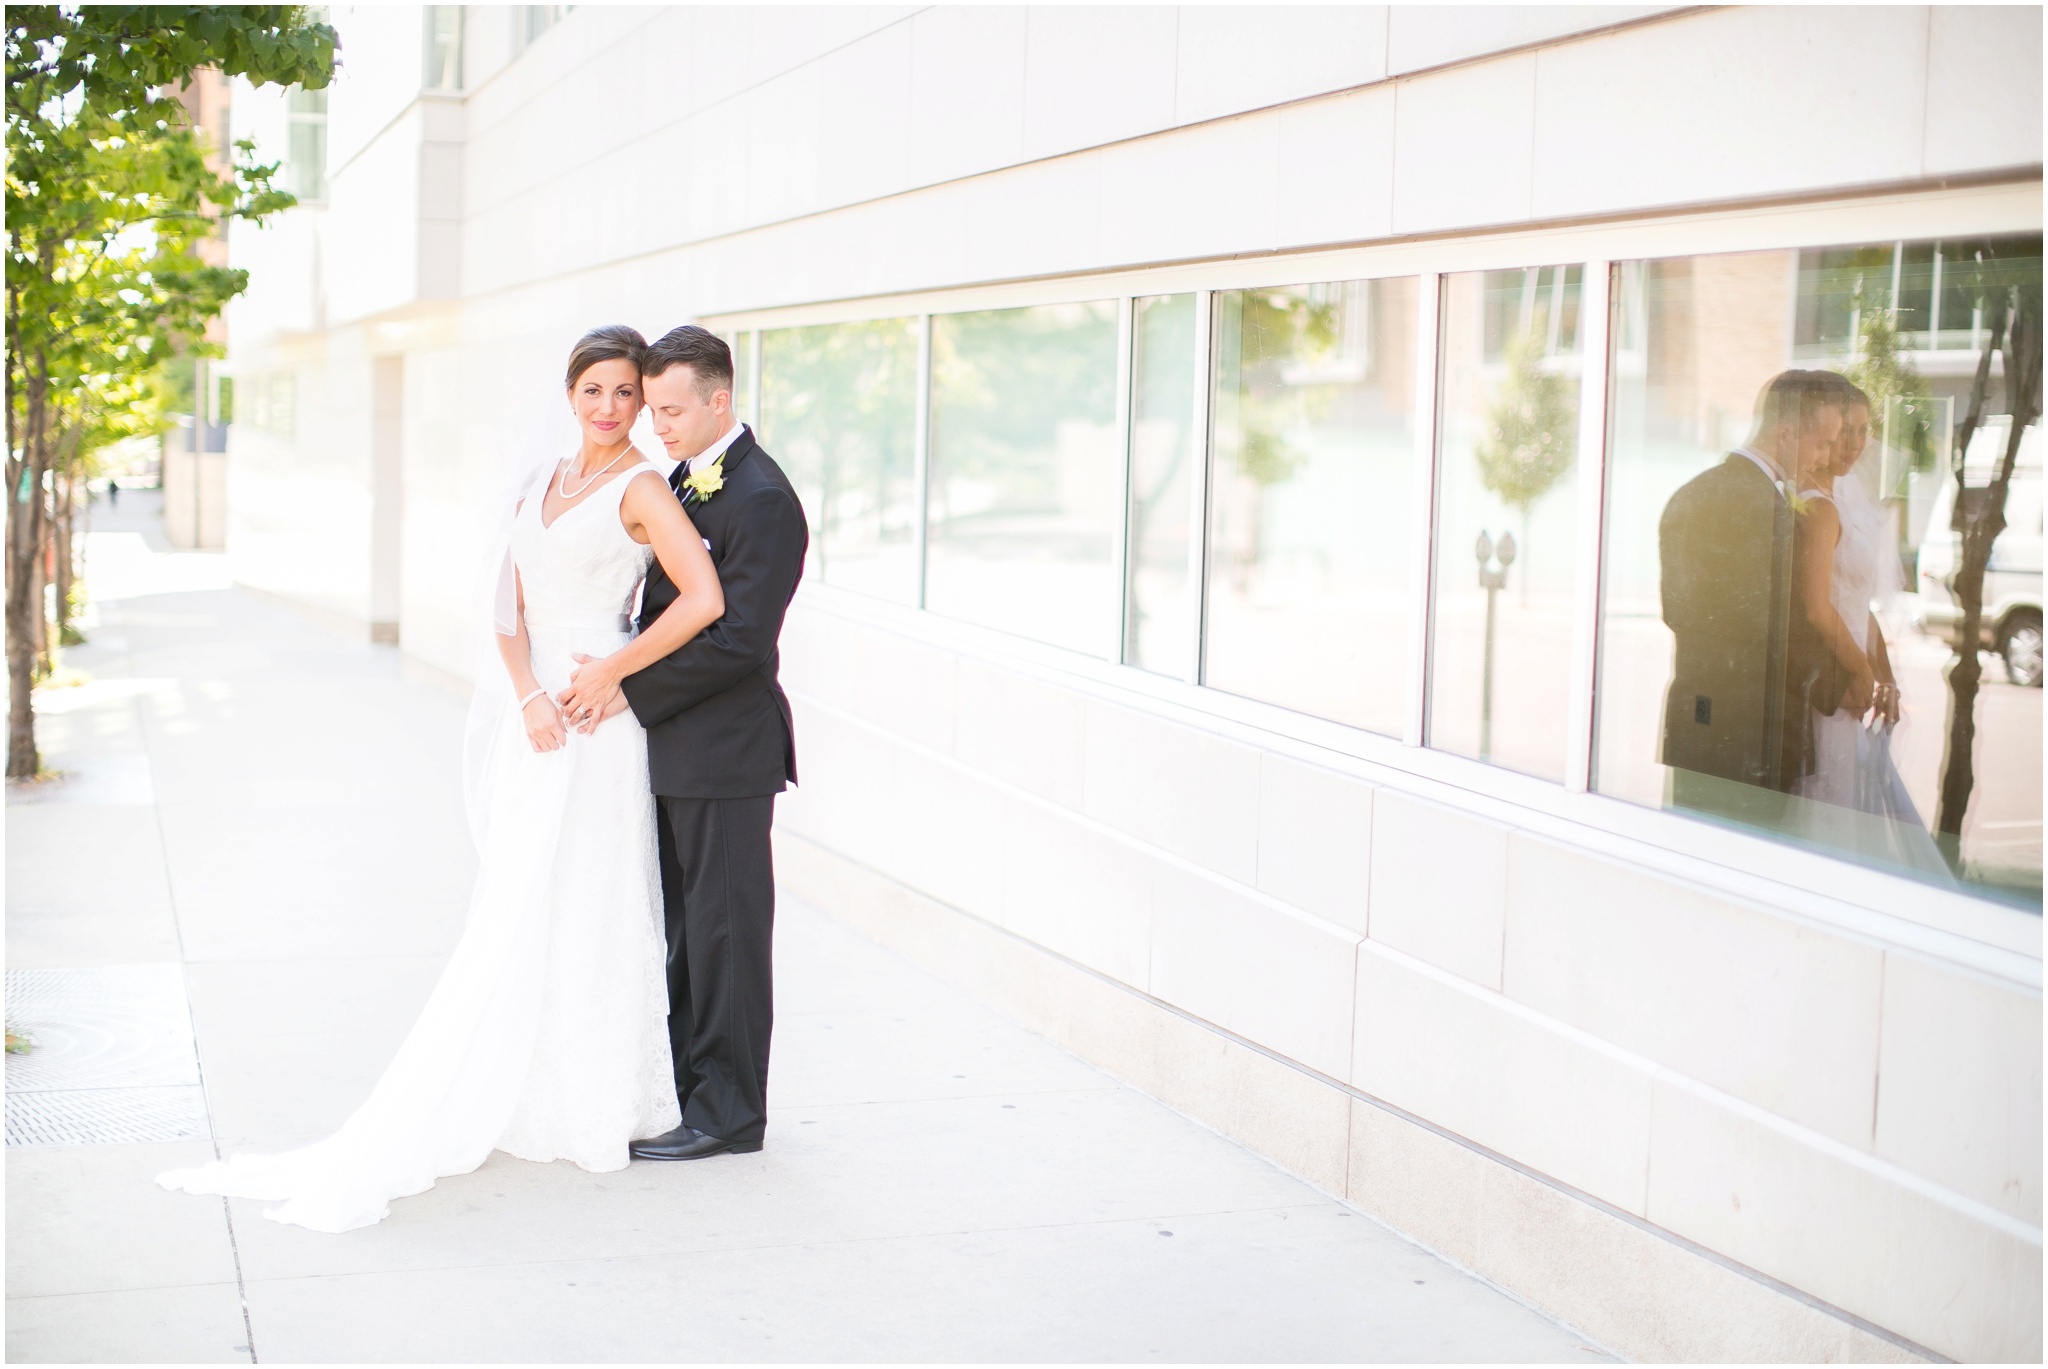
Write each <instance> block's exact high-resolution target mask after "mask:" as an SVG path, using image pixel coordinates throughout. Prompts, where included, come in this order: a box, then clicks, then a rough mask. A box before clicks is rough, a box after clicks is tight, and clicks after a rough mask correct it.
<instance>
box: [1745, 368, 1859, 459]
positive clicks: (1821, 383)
mask: <svg viewBox="0 0 2048 1369" xmlns="http://www.w3.org/2000/svg"><path fill="white" fill-rule="evenodd" d="M1846 385H1847V382H1845V381H1844V380H1843V379H1842V377H1840V376H1838V375H1836V374H1835V373H1834V372H1832V371H1802V370H1791V371H1780V372H1778V374H1776V375H1774V376H1772V377H1771V378H1770V379H1769V380H1768V381H1766V382H1764V388H1763V390H1762V391H1761V392H1760V393H1759V394H1758V395H1757V397H1756V429H1755V431H1754V432H1753V433H1752V434H1751V436H1750V441H1752V442H1754V441H1756V440H1758V439H1759V438H1762V437H1763V436H1764V435H1765V434H1766V433H1768V432H1770V431H1771V430H1772V429H1774V428H1777V427H1780V426H1782V425H1785V424H1793V425H1795V426H1796V427H1797V428H1798V429H1799V431H1801V432H1805V431H1806V430H1807V429H1808V428H1811V427H1812V426H1813V425H1814V424H1815V423H1817V422H1819V421H1820V411H1821V410H1822V409H1837V410H1839V409H1841V408H1843V407H1845V406H1846V404H1847V403H1848V396H1847V394H1846V393H1845V392H1844V391H1845V389H1846Z"/></svg>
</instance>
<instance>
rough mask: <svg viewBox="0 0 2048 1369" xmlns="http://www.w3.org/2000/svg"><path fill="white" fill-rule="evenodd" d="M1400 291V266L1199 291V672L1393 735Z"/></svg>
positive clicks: (1403, 614) (1407, 477)
mask: <svg viewBox="0 0 2048 1369" xmlns="http://www.w3.org/2000/svg"><path fill="white" fill-rule="evenodd" d="M1415 302H1416V283H1415V281H1414V280H1413V279H1401V280H1355V281H1338V282H1333V283H1330V284H1326V285H1306V286H1295V287H1289V288H1285V289H1259V290H1230V291H1224V292H1222V293H1219V294H1218V295H1217V296H1216V323H1215V338H1216V342H1215V346H1216V382H1215V398H1214V423H1213V431H1214V434H1215V436H1214V443H1213V455H1212V458H1211V460H1212V466H1211V475H1210V487H1209V488H1210V496H1209V507H1210V519H1209V570H1208V576H1209V608H1208V633H1207V637H1206V642H1205V661H1204V673H1203V680H1204V682H1205V683H1207V684H1210V685H1212V686H1214V687H1215V688H1218V689H1225V690H1229V691H1230V692H1231V693H1234V694H1244V695H1247V696H1249V697H1252V698H1256V699H1264V700H1266V701H1268V702H1270V703H1276V704H1280V705H1283V706H1285V707H1288V708H1296V709H1300V710H1301V711H1303V712H1305V713H1313V714H1315V715H1317V716H1319V717H1324V718H1331V719H1334V720H1336V721H1338V722H1345V723H1350V724H1351V725H1353V726H1355V727H1363V728H1368V729H1370V730H1372V731H1375V732H1383V733H1388V734H1398V733H1399V732H1400V731H1401V720H1402V716H1403V712H1404V709H1405V698H1406V679H1407V642H1408V623H1409V614H1410V611H1411V610H1410V598H1411V587H1410V583H1409V582H1410V580H1411V578H1412V577H1411V574H1410V564H1409V554H1410V547H1411V545H1412V543H1411V542H1410V540H1409V539H1410V538H1411V537H1412V536H1413V535H1414V531H1415V530H1414V529H1413V528H1412V526H1411V524H1412V522H1413V519H1412V516H1411V510H1412V504H1411V500H1410V490H1411V488H1412V486H1411V481H1412V480H1413V471H1414V467H1415V414H1414V408H1415V402H1414V393H1415V360H1414V358H1415Z"/></svg>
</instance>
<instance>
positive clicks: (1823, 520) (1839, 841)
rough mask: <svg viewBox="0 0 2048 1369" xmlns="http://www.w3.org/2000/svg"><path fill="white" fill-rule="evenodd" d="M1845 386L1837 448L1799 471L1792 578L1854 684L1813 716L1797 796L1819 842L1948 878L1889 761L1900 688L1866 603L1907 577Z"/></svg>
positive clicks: (1862, 397)
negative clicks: (1866, 480)
mask: <svg viewBox="0 0 2048 1369" xmlns="http://www.w3.org/2000/svg"><path fill="white" fill-rule="evenodd" d="M1842 387H1843V394H1844V396H1845V397H1844V400H1843V408H1842V436H1841V439H1840V441H1839V442H1837V443H1836V445H1835V446H1834V448H1833V449H1832V450H1831V451H1829V452H1827V454H1826V456H1825V457H1824V458H1823V460H1822V461H1821V462H1820V463H1819V464H1816V465H1814V466H1811V467H1809V468H1807V469H1804V470H1802V471H1800V473H1799V503H1800V505H1801V506H1802V512H1801V514H1800V519H1801V523H1802V526H1801V528H1800V535H1799V537H1798V539H1797V546H1798V552H1797V557H1798V564H1797V567H1796V573H1797V574H1798V575H1799V576H1800V577H1801V578H1802V581H1803V583H1802V586H1801V587H1802V589H1803V591H1804V593H1803V594H1802V595H1801V596H1800V597H1801V599H1802V601H1803V602H1804V603H1805V605H1806V606H1807V613H1808V616H1809V621H1810V623H1811V626H1812V627H1813V629H1814V631H1815V633H1816V634H1817V635H1818V636H1819V637H1820V639H1821V640H1822V641H1823V642H1824V643H1825V644H1826V646H1827V649H1828V651H1829V652H1830V654H1832V655H1833V656H1834V657H1835V660H1836V662H1837V663H1838V664H1839V665H1840V667H1841V672H1842V673H1841V678H1842V679H1844V680H1846V681H1847V682H1848V683H1847V685H1846V686H1845V687H1844V690H1843V694H1842V697H1841V698H1840V699H1839V700H1830V701H1829V702H1832V703H1833V704H1834V705H1835V707H1834V709H1833V711H1832V712H1828V713H1823V712H1821V711H1820V710H1819V708H1818V706H1816V707H1815V709H1814V716H1813V753H1814V754H1813V765H1814V768H1813V773H1811V774H1809V775H1806V776H1804V777H1803V778H1801V779H1800V780H1799V781H1798V783H1797V785H1796V786H1795V788H1794V791H1793V792H1794V793H1795V794H1797V795H1798V796H1799V797H1800V798H1803V799H1810V800H1815V802H1813V803H1809V804H1806V805H1803V806H1802V807H1803V809H1804V822H1803V826H1804V827H1805V828H1806V835H1808V836H1810V837H1812V838H1813V839H1814V840H1816V841H1820V842H1823V843H1825V844H1827V845H1829V846H1833V847H1837V848H1844V849H1847V850H1850V851H1853V852H1856V853H1858V854H1862V855H1866V856H1873V857H1877V858H1879V859H1883V860H1885V861H1888V862H1890V863H1893V864H1897V865H1904V866H1908V867H1911V868H1913V869H1915V870H1917V871H1919V872H1920V873H1922V874H1925V875H1932V876H1935V877H1936V878H1939V879H1942V880H1948V879H1951V878H1952V877H1953V875H1952V871H1951V870H1950V868H1949V864H1948V862H1947V861H1946V860H1944V859H1942V856H1941V851H1940V848H1939V847H1937V846H1936V845H1935V844H1934V839H1933V838H1932V837H1931V836H1929V835H1928V832H1927V826H1926V824H1925V823H1924V822H1922V821H1921V819H1920V814H1919V812H1918V811H1917V810H1916V809H1915V808H1914V807H1913V800H1912V797H1911V796H1910V795H1909V794H1907V792H1906V786H1905V782H1904V781H1903V780H1901V779H1900V778H1899V772H1898V769H1897V767H1895V766H1894V765H1893V763H1892V757H1891V737H1892V729H1893V728H1894V727H1895V726H1897V724H1898V722H1899V686H1898V682H1897V680H1896V679H1895V678H1894V677H1893V675H1892V665H1891V659H1890V653H1889V652H1888V651H1887V650H1886V648H1885V641H1884V633H1883V631H1882V630H1881V629H1880V628H1879V626H1878V621H1877V615H1876V614H1874V613H1872V612H1871V610H1870V606H1871V603H1872V601H1874V600H1882V599H1885V598H1887V597H1889V596H1890V595H1891V594H1892V593H1894V592H1896V591H1897V590H1898V589H1899V588H1900V583H1899V582H1900V580H1901V579H1902V577H1901V576H1900V575H1899V574H1898V557H1897V556H1896V554H1894V553H1893V552H1892V550H1891V546H1890V542H1891V532H1890V528H1889V525H1888V521H1887V520H1886V518H1885V514H1884V509H1883V506H1882V505H1880V504H1879V503H1878V502H1877V501H1876V500H1875V499H1873V498H1872V497H1871V496H1870V493H1869V491H1867V490H1866V489H1865V488H1864V486H1863V482H1862V480H1861V479H1860V478H1859V477H1858V476H1857V475H1856V474H1855V469H1856V463H1857V462H1858V461H1859V460H1861V459H1862V456H1863V449H1864V447H1865V445H1866V443H1867V442H1868V441H1869V437H1870V398H1869V396H1868V395H1866V394H1864V392H1863V391H1862V390H1861V389H1859V388H1858V387H1856V386H1855V385H1852V384H1850V383H1849V382H1848V381H1846V380H1844V381H1843V382H1842ZM1818 702H1819V701H1818V700H1816V701H1815V703H1816V705H1818ZM1873 818H1875V819H1877V821H1875V822H1873V821H1872V819H1873Z"/></svg>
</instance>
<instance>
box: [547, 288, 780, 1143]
mask: <svg viewBox="0 0 2048 1369" xmlns="http://www.w3.org/2000/svg"><path fill="white" fill-rule="evenodd" d="M641 379H642V392H643V393H644V395H645V397H646V401H647V406H648V408H650V409H651V410H652V411H653V416H654V431H655V434H656V435H657V436H658V437H660V438H661V441H662V445H663V446H665V447H667V448H668V454H669V456H670V457H671V458H673V459H674V460H676V461H677V462H678V463H679V464H678V465H677V466H676V469H675V472H674V473H673V474H672V475H671V476H670V477H669V484H670V487H671V488H673V489H674V490H675V491H676V495H677V497H678V498H679V499H681V500H682V503H683V507H684V508H685V509H687V510H688V511H689V514H690V519H691V521H692V522H694V523H695V524H696V526H697V532H698V535H699V536H701V537H702V538H703V539H704V546H705V548H706V549H707V550H708V551H710V553H711V561H712V564H713V565H715V566H716V567H717V568H718V580H719V584H720V585H721V586H722V587H723V588H724V590H725V615H724V616H723V617H721V618H720V619H719V620H718V621H717V622H715V623H713V624H712V625H711V626H710V627H708V628H706V629H704V631H703V632H701V633H699V634H698V635H697V636H696V637H694V638H692V639H691V640H690V641H688V642H685V643H684V644H683V645H682V646H681V647H679V648H677V649H676V651H675V652H673V653H672V654H671V655H669V656H666V657H664V658H662V659H661V660H660V661H657V662H655V664H653V665H651V666H649V667H648V668H647V669H645V670H643V671H641V672H640V673H639V674H637V675H628V676H627V677H626V678H625V680H624V681H623V682H622V684H621V689H622V690H623V693H624V700H625V703H626V704H630V705H631V706H632V709H633V714H634V716H635V717H637V718H638V719H639V720H640V725H641V726H642V727H644V728H646V729H647V762H648V772H649V777H650V778H651V780H652V781H653V785H654V793H655V795H656V801H657V803H656V806H657V809H658V812H657V815H656V822H655V826H656V828H657V829H658V831H659V841H660V847H661V892H662V903H663V906H664V909H665V912H666V914H667V922H668V1003H669V1009H668V1031H669V1045H670V1049H671V1052H672V1054H673V1057H674V1061H675V1074H676V1097H677V1100H678V1101H679V1102H681V1104H682V1108H683V1122H682V1125H681V1126H679V1127H677V1128H676V1129H675V1130H673V1131H670V1132H666V1133H664V1134H663V1135H660V1136H655V1137H651V1138H649V1139H647V1140H644V1141H635V1142H634V1143H633V1146H632V1151H633V1155H634V1157H635V1158H637V1159H642V1160H697V1159H701V1158H703V1157H704V1156H707V1155H718V1154H721V1153H724V1152H727V1151H732V1152H736V1153H737V1152H745V1151H755V1150H759V1149H760V1148H761V1136H762V1133H763V1131H764V1130H765V1128H766V1126H767V1118H768V1108H767V1088H768V1034H769V1030H770V1028H771V1026H772V1025H773V1020H774V983H773V966H772V964H771V959H770V946H771V941H772V934H773V930H774V923H775V870H774V866H773V862H772V858H771V855H770V852H769V846H768V828H769V825H770V823H771V822H772V821H773V819H774V814H775V796H776V795H777V794H778V793H780V792H781V791H782V790H783V788H784V787H785V786H786V785H787V784H789V783H793V782H794V781H795V780H796V745H795V734H794V731H793V728H792V725H791V722H790V714H789V701H788V700H787V699H786V698H784V697H783V693H782V686H781V685H780V684H778V683H777V682H776V678H775V672H776V661H777V657H776V649H775V643H776V638H777V637H778V636H779V635H780V633H781V631H782V617H783V613H784V611H785V610H787V609H788V607H789V601H790V596H791V595H793V594H794V593H795V592H796V585H797V580H798V578H799V577H800V576H801V575H802V574H803V566H804V552H805V549H806V547H807V546H808V544H809V540H810V537H809V533H808V532H807V530H806V528H805V524H804V514H803V506H802V505H801V504H799V503H798V502H797V497H796V491H795V490H794V489H792V488H791V487H790V483H789V481H788V480H787V479H786V478H785V477H784V476H783V474H782V471H781V469H780V468H779V467H777V466H776V464H775V463H774V462H773V461H771V460H769V458H768V453H766V452H764V451H762V450H761V447H760V444H758V443H757V442H755V441H754V434H753V431H752V430H751V429H750V428H748V427H747V426H746V425H745V424H743V423H741V422H739V421H738V419H736V418H735V417H734V415H733V411H732V383H733V372H732V353H731V351H730V350H728V349H727V347H726V345H725V343H723V342H721V341H720V340H719V339H718V338H717V337H715V336H714V335H712V334H711V333H708V332H706V331H705V330H704V329H702V328H699V327H696V326H694V325H689V326H685V327H682V328H676V329H673V330H672V331H670V332H669V333H667V334H665V335H664V336H663V337H662V338H661V340H660V341H658V342H656V343H655V344H654V345H653V346H651V347H649V348H648V349H647V356H646V361H645V363H644V365H643V366H642V368H641ZM675 597H676V588H675V585H674V584H672V583H671V582H670V580H669V578H668V576H666V575H665V574H663V573H662V569H661V563H660V562H659V561H656V562H655V563H654V565H653V567H652V568H651V569H650V570H649V571H648V573H647V586H646V590H645V592H644V594H643V596H642V601H641V610H640V619H639V625H640V626H641V627H642V628H645V627H646V626H647V624H649V623H651V622H653V621H654V620H655V619H656V618H658V617H660V616H661V612H662V610H663V609H665V608H667V607H668V606H669V604H670V603H672V602H673V601H674V599H675ZM565 702H566V703H567V704H568V705H569V706H570V707H572V708H573V707H575V706H576V704H577V702H578V701H577V700H576V699H574V698H569V699H566V700H565ZM583 702H585V703H587V704H588V705H590V706H592V707H594V708H596V709H597V710H598V711H599V712H600V713H604V712H616V711H618V710H619V709H620V708H621V707H623V705H622V704H620V703H619V702H617V699H616V697H614V698H613V699H608V700H596V699H592V700H585V701H583Z"/></svg>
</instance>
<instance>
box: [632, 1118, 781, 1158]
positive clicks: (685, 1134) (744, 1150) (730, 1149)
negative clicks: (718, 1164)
mask: <svg viewBox="0 0 2048 1369" xmlns="http://www.w3.org/2000/svg"><path fill="white" fill-rule="evenodd" d="M760 1148H761V1143H760V1142H759V1141H728V1140H726V1139H725V1138H724V1137H721V1136H713V1135H711V1134H710V1133H709V1132H703V1131H699V1130H697V1128H695V1127H693V1126H690V1125H689V1124H688V1123H684V1124H683V1125H682V1126H679V1127H677V1128H676V1129H675V1130H674V1131H664V1132H663V1133H662V1134H661V1135H659V1136H650V1137H648V1138H647V1139H646V1140H644V1141H635V1142H633V1144H632V1145H631V1146H629V1147H628V1148H627V1149H629V1150H630V1151H631V1152H632V1155H633V1158H634V1159H636V1160H701V1159H703V1158H704V1157H705V1156H707V1155H725V1154H732V1155H751V1154H752V1153H753V1152H755V1151H757V1150H759V1149H760Z"/></svg>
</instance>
